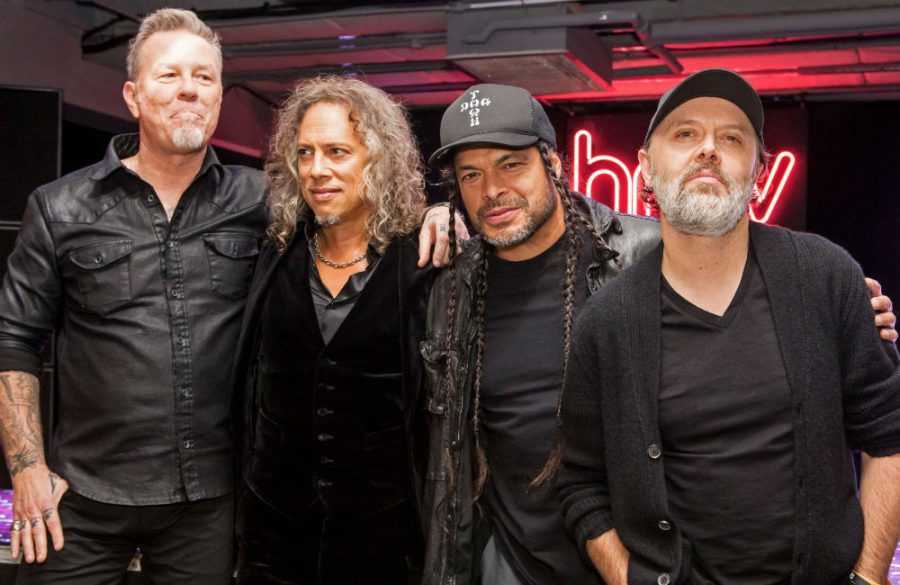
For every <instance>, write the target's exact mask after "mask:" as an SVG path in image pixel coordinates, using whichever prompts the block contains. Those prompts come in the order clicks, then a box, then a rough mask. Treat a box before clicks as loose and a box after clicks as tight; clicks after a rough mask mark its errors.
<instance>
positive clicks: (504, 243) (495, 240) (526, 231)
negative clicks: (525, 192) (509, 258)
mask: <svg viewBox="0 0 900 585" xmlns="http://www.w3.org/2000/svg"><path fill="white" fill-rule="evenodd" d="M505 204H506V202H505V201H502V200H501V201H498V202H497V204H496V205H492V206H490V207H488V206H485V207H482V208H481V209H480V210H479V212H478V215H479V216H480V217H479V219H480V220H481V221H484V214H485V213H486V212H488V211H490V210H491V208H493V207H501V206H502V205H505ZM521 204H522V205H521V206H522V209H523V210H524V211H525V212H526V213H527V212H528V211H529V208H530V205H529V204H528V201H527V200H526V199H524V198H523V199H521ZM555 210H556V197H554V196H553V193H552V191H550V190H548V191H547V201H546V204H545V205H544V206H543V208H542V209H540V210H539V213H538V214H537V215H532V214H530V213H528V216H527V217H526V219H525V225H523V226H522V227H521V228H519V229H518V230H516V231H514V232H508V233H505V234H500V235H498V236H494V237H489V236H487V235H485V234H484V233H483V232H482V234H481V237H482V238H484V241H485V242H487V243H488V244H490V245H492V246H494V247H495V248H511V247H513V246H518V245H519V244H521V243H522V242H524V241H525V240H527V239H528V238H530V237H531V236H533V235H534V232H536V231H538V230H539V229H541V227H542V226H543V225H544V224H545V223H547V220H549V219H550V216H551V215H553V212H554V211H555Z"/></svg>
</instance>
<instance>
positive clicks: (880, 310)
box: [866, 278, 898, 343]
mask: <svg viewBox="0 0 900 585" xmlns="http://www.w3.org/2000/svg"><path fill="white" fill-rule="evenodd" d="M866 284H867V285H868V287H869V292H870V293H872V310H874V311H875V326H876V327H878V332H879V333H880V334H881V338H882V339H884V340H885V341H893V342H894V343H896V342H897V337H898V335H897V329H896V327H897V315H895V314H894V312H893V311H894V306H893V303H891V299H890V297H888V296H887V295H883V294H881V284H879V282H878V281H877V280H874V279H872V278H866Z"/></svg>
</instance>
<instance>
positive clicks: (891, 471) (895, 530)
mask: <svg viewBox="0 0 900 585" xmlns="http://www.w3.org/2000/svg"><path fill="white" fill-rule="evenodd" d="M897 486H900V453H896V454H894V455H890V456H888V457H868V456H866V455H864V456H863V466H862V481H861V482H860V486H859V500H860V504H861V505H862V510H863V518H864V519H865V526H866V529H865V537H864V539H863V548H862V552H861V553H860V555H859V559H858V560H857V561H856V566H855V567H854V569H853V570H854V571H855V572H857V573H859V574H860V575H862V576H864V577H865V578H867V579H869V580H871V581H874V582H876V583H888V582H889V581H888V569H889V568H890V566H891V559H893V557H894V552H895V551H896V550H897V540H898V539H900V489H898V488H897Z"/></svg>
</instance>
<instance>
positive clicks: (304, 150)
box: [297, 146, 312, 158]
mask: <svg viewBox="0 0 900 585" xmlns="http://www.w3.org/2000/svg"><path fill="white" fill-rule="evenodd" d="M311 154H312V150H310V149H308V148H306V147H305V146H301V147H300V148H298V149H297V156H299V157H301V158H303V157H305V156H309V155H311Z"/></svg>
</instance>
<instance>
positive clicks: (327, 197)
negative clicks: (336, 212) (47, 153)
mask: <svg viewBox="0 0 900 585" xmlns="http://www.w3.org/2000/svg"><path fill="white" fill-rule="evenodd" d="M340 192H341V191H340V189H321V188H319V189H310V190H309V194H310V196H311V197H312V198H313V199H314V200H315V201H320V202H324V201H331V200H332V199H334V198H335V196H337V194H338V193H340Z"/></svg>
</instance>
